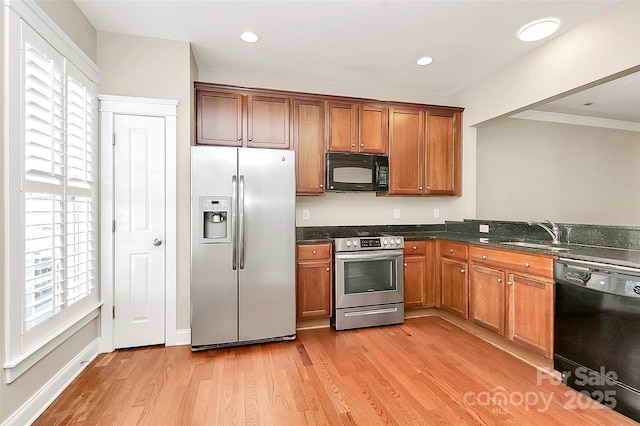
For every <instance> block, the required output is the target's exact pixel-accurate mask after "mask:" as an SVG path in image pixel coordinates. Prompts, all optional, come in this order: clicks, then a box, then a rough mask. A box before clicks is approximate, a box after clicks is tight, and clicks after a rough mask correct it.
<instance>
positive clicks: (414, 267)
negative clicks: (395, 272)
mask: <svg viewBox="0 0 640 426" xmlns="http://www.w3.org/2000/svg"><path fill="white" fill-rule="evenodd" d="M426 263H427V262H426V258H425V257H424V256H405V258H404V307H405V309H411V308H420V307H423V306H424V305H425V302H426V298H425V283H426V277H427V275H426V272H427V268H426V266H427V265H426Z"/></svg>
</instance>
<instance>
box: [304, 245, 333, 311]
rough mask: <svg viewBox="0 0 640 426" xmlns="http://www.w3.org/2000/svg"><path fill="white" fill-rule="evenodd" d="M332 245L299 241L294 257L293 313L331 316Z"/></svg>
mask: <svg viewBox="0 0 640 426" xmlns="http://www.w3.org/2000/svg"><path fill="white" fill-rule="evenodd" d="M332 253H333V250H332V244H331V243H320V244H298V246H297V256H296V313H297V314H296V315H297V317H298V318H321V317H330V316H331V315H332V311H333V256H332Z"/></svg>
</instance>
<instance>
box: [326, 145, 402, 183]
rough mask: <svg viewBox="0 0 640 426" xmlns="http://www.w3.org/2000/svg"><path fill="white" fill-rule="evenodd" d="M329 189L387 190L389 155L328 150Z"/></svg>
mask: <svg viewBox="0 0 640 426" xmlns="http://www.w3.org/2000/svg"><path fill="white" fill-rule="evenodd" d="M326 189H327V190H328V191H387V190H388V189H389V157H387V156H386V155H375V154H355V153H354V154H352V153H346V152H327V187H326Z"/></svg>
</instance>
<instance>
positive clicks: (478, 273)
mask: <svg viewBox="0 0 640 426" xmlns="http://www.w3.org/2000/svg"><path fill="white" fill-rule="evenodd" d="M469 257H470V259H471V262H472V265H471V270H472V273H471V284H470V285H471V295H470V310H471V320H472V321H473V322H474V323H476V324H479V325H481V326H483V327H485V328H488V329H490V330H492V331H494V332H496V333H498V334H500V335H502V336H505V337H507V338H508V339H510V340H512V341H514V342H515V343H517V344H519V345H521V346H523V347H525V348H527V349H529V350H531V351H533V352H536V353H538V354H539V355H542V356H545V357H547V358H549V359H551V358H552V357H553V297H554V294H553V286H554V283H553V257H550V256H541V255H534V254H529V253H518V252H514V251H507V250H496V249H491V248H486V247H479V246H471V248H470V250H469Z"/></svg>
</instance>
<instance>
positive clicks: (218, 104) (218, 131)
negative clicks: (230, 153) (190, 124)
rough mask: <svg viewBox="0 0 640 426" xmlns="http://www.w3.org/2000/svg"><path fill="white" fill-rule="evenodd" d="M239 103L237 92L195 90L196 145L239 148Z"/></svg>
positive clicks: (240, 138)
mask: <svg viewBox="0 0 640 426" xmlns="http://www.w3.org/2000/svg"><path fill="white" fill-rule="evenodd" d="M243 103H244V96H243V95H242V94H240V93H226V92H210V91H205V90H196V135H197V136H196V143H197V144H205V145H227V146H242V141H243V128H244V125H243V118H242V117H243V110H244V108H243Z"/></svg>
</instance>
